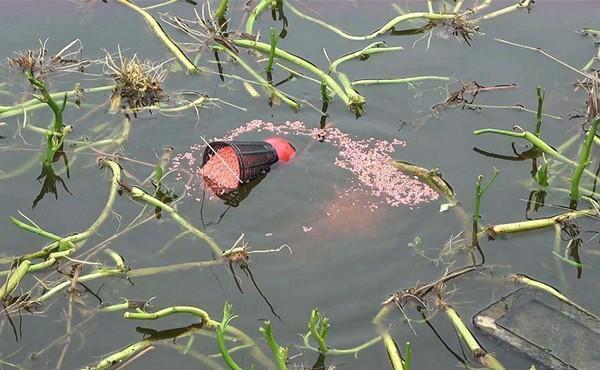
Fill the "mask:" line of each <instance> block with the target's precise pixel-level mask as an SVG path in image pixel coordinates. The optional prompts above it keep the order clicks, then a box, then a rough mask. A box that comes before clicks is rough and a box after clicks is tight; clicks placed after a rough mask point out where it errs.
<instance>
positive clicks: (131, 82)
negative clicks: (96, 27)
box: [105, 50, 168, 116]
mask: <svg viewBox="0 0 600 370" xmlns="http://www.w3.org/2000/svg"><path fill="white" fill-rule="evenodd" d="M105 66H106V69H107V72H108V74H109V75H110V76H111V77H112V78H113V79H114V81H115V83H116V86H115V88H114V89H113V94H112V104H111V111H116V110H118V109H119V108H121V109H123V110H124V111H125V113H126V114H127V113H128V111H131V112H133V114H134V116H135V115H136V112H138V111H139V110H140V109H142V108H145V107H153V106H155V105H156V104H158V103H160V102H161V101H164V100H166V99H167V98H168V95H167V94H166V93H165V91H164V89H163V83H164V81H165V77H166V74H167V71H166V70H165V69H164V67H163V66H164V63H161V64H153V63H152V62H150V61H148V60H140V59H139V58H138V57H137V56H136V55H134V56H133V57H132V58H126V57H125V58H124V57H123V56H122V55H121V52H120V50H119V59H118V61H115V60H114V59H113V57H112V56H111V55H110V54H107V55H106V58H105Z"/></svg>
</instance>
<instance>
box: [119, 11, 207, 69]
mask: <svg viewBox="0 0 600 370" xmlns="http://www.w3.org/2000/svg"><path fill="white" fill-rule="evenodd" d="M116 1H117V2H118V3H120V4H122V5H125V6H127V7H129V8H130V9H133V10H134V11H136V12H137V13H138V14H140V15H141V16H142V17H143V18H144V19H145V20H146V23H148V26H150V28H151V29H152V31H153V32H154V34H155V35H156V36H157V37H158V38H159V39H160V41H162V43H163V44H165V46H166V47H167V48H168V49H169V50H170V51H171V53H173V55H175V57H176V58H177V60H179V62H181V63H182V64H183V65H184V67H185V68H186V69H187V70H188V72H191V73H196V72H198V68H197V67H196V66H195V65H194V63H192V61H191V60H189V58H188V57H187V56H186V55H185V54H184V53H183V51H182V50H181V49H180V48H179V46H178V45H177V44H176V43H175V41H173V39H171V37H170V36H169V35H168V34H167V33H166V32H165V31H164V30H163V28H162V27H161V25H160V23H158V21H157V20H156V19H154V17H153V16H152V15H150V13H148V12H147V11H146V10H144V9H142V8H140V7H139V6H137V5H135V4H134V3H133V2H131V1H130V0H116Z"/></svg>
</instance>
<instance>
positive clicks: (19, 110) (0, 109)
mask: <svg viewBox="0 0 600 370" xmlns="http://www.w3.org/2000/svg"><path fill="white" fill-rule="evenodd" d="M114 87H115V85H106V86H96V87H90V88H87V89H82V91H83V92H84V93H85V94H91V93H97V92H104V91H111V90H113V89H114ZM78 93H79V91H78V90H76V89H73V90H68V91H61V92H57V93H52V94H50V97H51V98H52V99H58V98H62V97H64V96H65V95H67V97H72V96H75V95H77V94H78ZM46 105H47V104H46V103H42V102H40V101H39V100H38V99H30V100H27V101H24V102H23V103H19V104H15V105H12V106H0V118H7V117H12V116H16V115H19V114H23V110H26V111H28V112H29V111H33V110H37V109H40V108H43V107H45V106H46Z"/></svg>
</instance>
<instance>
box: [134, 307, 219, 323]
mask: <svg viewBox="0 0 600 370" xmlns="http://www.w3.org/2000/svg"><path fill="white" fill-rule="evenodd" d="M181 313H183V314H190V315H194V316H196V317H198V318H199V319H200V320H201V321H202V325H203V326H204V327H206V328H210V329H215V328H216V327H217V326H218V325H219V322H218V321H215V320H213V319H211V318H210V316H209V315H208V313H207V312H206V311H204V310H202V309H200V308H197V307H192V306H172V307H167V308H163V309H162V310H159V311H156V312H143V311H137V312H125V313H124V314H123V317H124V318H126V319H129V320H158V319H162V318H163V317H167V316H171V315H175V314H181Z"/></svg>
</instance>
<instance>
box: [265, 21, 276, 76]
mask: <svg viewBox="0 0 600 370" xmlns="http://www.w3.org/2000/svg"><path fill="white" fill-rule="evenodd" d="M276 49H277V33H276V32H275V28H274V27H271V49H269V59H268V60H267V65H266V66H265V72H266V73H267V75H270V74H271V72H272V71H273V61H274V60H275V50H276Z"/></svg>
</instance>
